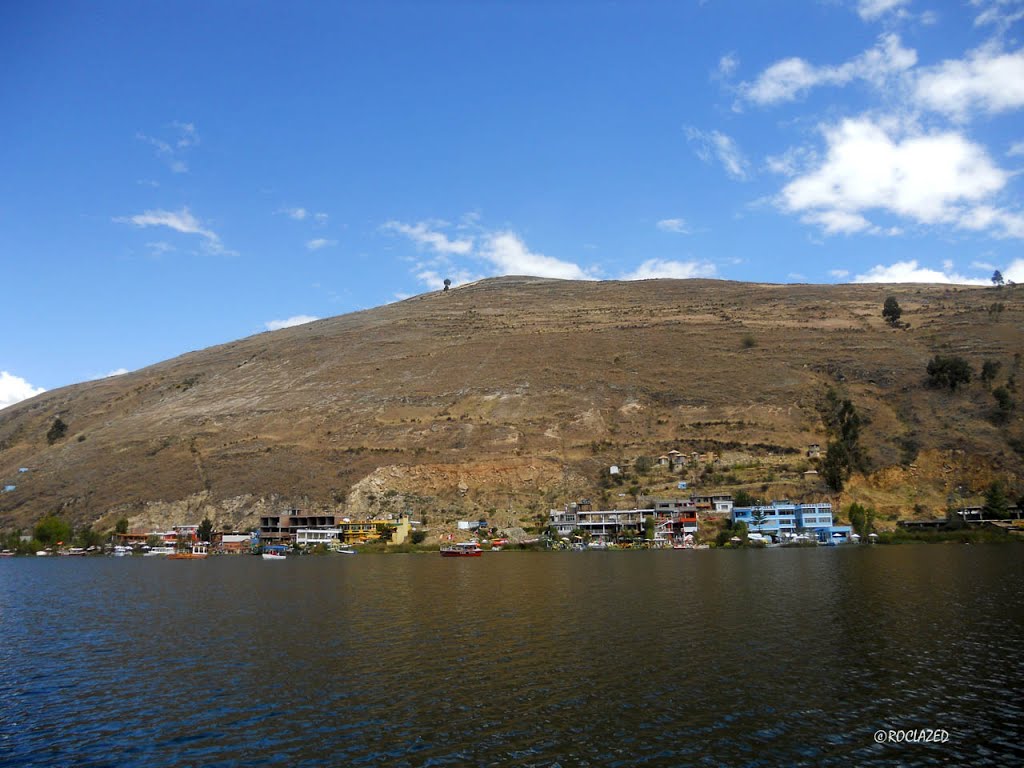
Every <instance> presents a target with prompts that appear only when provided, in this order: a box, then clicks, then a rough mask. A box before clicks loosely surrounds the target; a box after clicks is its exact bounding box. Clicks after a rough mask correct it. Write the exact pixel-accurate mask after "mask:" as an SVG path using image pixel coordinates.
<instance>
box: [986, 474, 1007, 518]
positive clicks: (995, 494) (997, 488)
mask: <svg viewBox="0 0 1024 768" xmlns="http://www.w3.org/2000/svg"><path fill="white" fill-rule="evenodd" d="M1009 508H1010V502H1009V501H1008V500H1007V498H1006V489H1005V488H1003V484H1002V483H1001V482H999V481H998V480H993V481H992V484H991V485H989V487H988V490H987V491H986V492H985V505H984V506H983V507H982V508H981V515H982V518H983V519H985V520H1002V519H1003V518H1005V517H1006V515H1007V511H1008V510H1009Z"/></svg>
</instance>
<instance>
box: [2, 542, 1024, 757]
mask: <svg viewBox="0 0 1024 768" xmlns="http://www.w3.org/2000/svg"><path fill="white" fill-rule="evenodd" d="M1022 555H1024V548H1021V547H1019V546H1012V545H1004V546H998V545H995V546H967V545H906V546H892V547H881V546H848V547H828V548H825V547H821V548H818V549H795V550H794V549H773V550H762V551H748V550H741V551H714V550H710V551H638V552H629V551H625V552H581V553H544V552H536V553H534V552H515V551H506V552H498V553H485V554H484V556H483V557H480V558H469V559H444V558H441V557H438V556H437V555H393V556H373V555H359V556H357V557H343V556H331V557H304V558H294V559H289V560H288V561H285V562H281V563H275V562H267V561H263V560H261V559H260V558H255V557H220V558H210V559H208V560H206V561H168V560H163V559H157V558H142V557H134V558H89V559H85V558H46V559H44V558H16V559H5V560H0V765H2V766H30V765H31V766H66V765H76V766H132V765H137V766H236V765H237V766H241V765H283V766H320V765H367V766H376V765H394V766H441V765H453V766H454V765H458V766H462V765H472V766H476V765H495V766H499V765H500V766H512V765H515V766H562V767H565V766H640V765H643V766H675V765H700V766H718V765H723V766H724V765H729V766H734V765H748V766H775V765H779V766H783V765H785V766H789V765H808V766H812V765H813V766H821V765H825V766H829V765H834V766H848V765H891V764H893V763H895V762H900V763H902V764H905V765H945V764H950V763H954V764H955V763H960V764H971V765H993V766H1005V765H1008V764H1013V763H1016V764H1021V762H1022V761H1024V745H1022V741H1021V726H1020V723H1021V718H1022V716H1024V698H1022V697H1021V691H1024V671H1022V664H1021V660H1020V659H1021V657H1020V642H1021V638H1022V636H1024V632H1022V630H1024V626H1022V624H1024V598H1022V591H1021V584H1022V577H1024V557H1022ZM912 729H914V730H917V729H936V731H937V732H936V733H927V734H925V735H926V736H928V737H930V738H933V739H936V740H935V741H930V742H920V741H919V742H915V743H907V741H906V740H905V739H906V738H907V737H908V735H907V734H906V733H905V732H906V731H908V730H912ZM879 730H882V731H886V732H887V731H890V730H891V731H894V732H895V733H894V734H893V735H892V736H891V737H885V738H891V739H893V740H895V739H901V740H900V741H892V742H890V741H883V742H882V743H877V742H876V740H875V733H876V731H879ZM943 731H944V732H945V733H946V736H945V737H944V738H943V737H942V732H943ZM900 732H904V733H903V735H902V736H900V735H899V734H900ZM917 735H918V736H920V735H921V734H917Z"/></svg>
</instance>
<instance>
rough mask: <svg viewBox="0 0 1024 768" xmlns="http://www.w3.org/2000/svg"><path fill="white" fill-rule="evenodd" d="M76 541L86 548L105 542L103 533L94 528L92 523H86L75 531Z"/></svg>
mask: <svg viewBox="0 0 1024 768" xmlns="http://www.w3.org/2000/svg"><path fill="white" fill-rule="evenodd" d="M75 543H76V544H78V546H80V547H84V548H86V549H88V548H89V547H98V546H100V545H101V544H102V543H103V534H101V533H100V532H99V531H96V530H93V527H92V526H91V525H86V526H83V527H82V528H79V529H78V530H77V531H75Z"/></svg>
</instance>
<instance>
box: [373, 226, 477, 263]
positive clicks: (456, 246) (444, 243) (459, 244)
mask: <svg viewBox="0 0 1024 768" xmlns="http://www.w3.org/2000/svg"><path fill="white" fill-rule="evenodd" d="M444 226H447V224H446V222H443V221H420V222H417V223H416V224H404V223H402V222H400V221H389V222H387V223H385V224H384V227H383V229H385V230H390V231H392V232H398V233H399V234H402V235H405V236H406V237H408V238H409V239H410V240H412V241H413V242H414V243H415V244H416V246H417V247H419V248H428V249H429V250H431V251H433V252H434V253H442V254H454V255H459V256H464V255H466V254H468V253H470V252H471V251H472V250H473V239H472V238H460V239H456V240H452V239H449V238H448V236H447V235H445V234H444V233H443V232H439V231H438V230H439V229H440V228H441V227H444Z"/></svg>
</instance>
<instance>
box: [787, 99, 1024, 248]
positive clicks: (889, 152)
mask: <svg viewBox="0 0 1024 768" xmlns="http://www.w3.org/2000/svg"><path fill="white" fill-rule="evenodd" d="M823 130H824V134H825V140H826V143H827V145H828V152H827V155H826V156H825V158H824V160H823V161H822V162H821V163H820V164H819V165H818V167H817V168H814V169H812V170H810V171H808V172H807V173H805V174H803V175H802V176H799V177H797V178H795V179H794V180H793V181H791V182H789V183H788V184H786V186H785V187H783V189H782V191H781V193H780V195H779V196H778V198H777V203H778V205H779V206H780V207H781V208H782V209H783V210H785V211H787V212H789V213H796V214H800V215H801V216H802V218H803V219H804V220H805V221H808V222H812V223H815V224H817V225H819V226H821V227H822V228H823V229H824V230H825V231H826V232H827V233H830V234H832V233H853V232H870V233H872V234H898V233H899V230H898V229H890V230H882V229H880V228H878V227H877V226H876V225H874V224H872V223H871V222H870V221H869V220H868V219H867V215H866V214H867V213H868V212H870V211H873V210H875V211H881V212H885V213H888V214H891V215H896V216H901V217H905V218H907V219H910V220H912V221H914V222H916V223H919V224H939V223H942V224H949V225H953V226H956V227H959V228H964V229H971V230H975V231H980V230H989V231H990V232H991V234H994V235H996V236H1002V237H1018V236H1020V235H1019V234H1018V233H1019V231H1020V226H1021V217H1020V215H1019V214H1016V213H1014V212H1010V211H1005V210H1001V209H998V208H993V207H992V206H990V205H988V204H987V201H988V200H989V198H991V197H992V196H993V195H995V194H996V193H997V192H999V191H1000V190H1002V189H1003V187H1004V186H1005V185H1006V183H1007V181H1008V178H1009V174H1008V173H1007V172H1005V171H1003V170H1002V169H1000V168H998V167H997V166H996V165H994V164H993V163H992V161H991V160H990V158H989V157H988V155H987V154H986V152H985V150H984V148H983V147H981V146H979V145H977V144H974V143H972V142H970V141H968V140H967V139H966V138H964V136H962V135H961V134H959V133H955V132H946V133H931V134H921V133H916V134H910V135H900V132H899V130H900V129H898V128H894V127H893V126H887V125H883V124H880V123H876V122H873V121H872V120H871V119H869V118H857V119H847V120H843V121H842V122H841V123H840V124H839V125H837V126H830V127H825V128H824V129H823ZM891 134H892V135H891Z"/></svg>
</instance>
